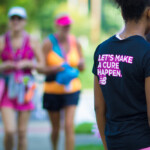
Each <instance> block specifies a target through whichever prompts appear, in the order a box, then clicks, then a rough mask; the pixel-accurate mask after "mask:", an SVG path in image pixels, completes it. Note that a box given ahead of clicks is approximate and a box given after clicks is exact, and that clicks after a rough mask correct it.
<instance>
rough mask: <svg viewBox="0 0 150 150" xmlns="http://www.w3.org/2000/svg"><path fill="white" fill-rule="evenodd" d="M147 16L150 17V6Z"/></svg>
mask: <svg viewBox="0 0 150 150" xmlns="http://www.w3.org/2000/svg"><path fill="white" fill-rule="evenodd" d="M147 18H148V19H150V7H148V9H147Z"/></svg>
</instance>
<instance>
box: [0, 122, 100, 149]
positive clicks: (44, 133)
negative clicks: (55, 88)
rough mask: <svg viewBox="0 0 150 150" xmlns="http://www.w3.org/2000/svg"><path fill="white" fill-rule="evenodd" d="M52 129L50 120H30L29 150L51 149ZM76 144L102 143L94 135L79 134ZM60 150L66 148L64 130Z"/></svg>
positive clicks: (76, 137) (1, 127)
mask: <svg viewBox="0 0 150 150" xmlns="http://www.w3.org/2000/svg"><path fill="white" fill-rule="evenodd" d="M50 131H51V129H50V126H49V123H48V121H44V122H39V121H36V122H35V121H34V122H30V124H29V129H28V143H29V144H28V150H51V143H50V141H49V133H50ZM3 136H4V134H3V125H2V124H0V150H3V144H2V138H3ZM75 144H76V145H87V144H100V140H99V139H98V138H97V137H94V136H93V135H84V134H81V135H80V134H78V135H76V136H75ZM59 150H64V132H63V130H61V132H60V140H59Z"/></svg>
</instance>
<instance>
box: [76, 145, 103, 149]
mask: <svg viewBox="0 0 150 150" xmlns="http://www.w3.org/2000/svg"><path fill="white" fill-rule="evenodd" d="M75 150H104V147H103V146H102V145H85V146H77V147H76V148H75Z"/></svg>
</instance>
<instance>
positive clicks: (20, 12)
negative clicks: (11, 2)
mask: <svg viewBox="0 0 150 150" xmlns="http://www.w3.org/2000/svg"><path fill="white" fill-rule="evenodd" d="M15 15H16V16H19V17H22V18H24V19H26V18H27V13H26V10H25V9H24V8H23V7H12V8H11V9H10V10H9V12H8V17H9V18H10V17H12V16H15Z"/></svg>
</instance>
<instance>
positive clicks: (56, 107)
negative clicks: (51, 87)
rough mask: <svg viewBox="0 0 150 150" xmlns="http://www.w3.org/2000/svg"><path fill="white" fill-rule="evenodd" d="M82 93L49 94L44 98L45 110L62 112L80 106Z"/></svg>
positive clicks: (45, 94)
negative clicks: (68, 107)
mask: <svg viewBox="0 0 150 150" xmlns="http://www.w3.org/2000/svg"><path fill="white" fill-rule="evenodd" d="M79 95H80V91H78V92H75V93H71V94H61V95H57V94H47V93H44V96H43V108H44V109H47V110H49V111H60V110H61V109H63V108H64V107H66V106H71V105H78V101H79Z"/></svg>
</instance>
